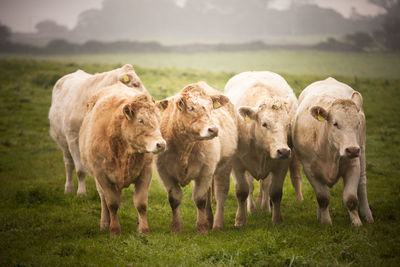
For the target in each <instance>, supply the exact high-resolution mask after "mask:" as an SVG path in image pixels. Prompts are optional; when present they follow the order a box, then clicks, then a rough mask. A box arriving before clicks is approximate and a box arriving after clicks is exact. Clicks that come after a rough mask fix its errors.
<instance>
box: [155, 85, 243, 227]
mask: <svg viewBox="0 0 400 267" xmlns="http://www.w3.org/2000/svg"><path fill="white" fill-rule="evenodd" d="M217 102H218V103H217ZM158 105H159V107H161V108H165V110H164V112H163V113H164V115H163V117H162V122H161V132H162V135H163V137H164V139H165V140H166V141H167V150H166V151H165V152H164V153H162V154H161V155H159V156H158V158H157V169H158V172H159V176H160V178H161V180H162V181H163V184H164V186H165V188H166V191H167V192H168V199H169V202H170V205H171V209H172V224H171V230H172V232H179V231H181V229H182V219H181V217H180V212H179V205H180V203H181V198H182V192H181V186H185V185H187V184H188V183H190V182H191V181H194V183H195V187H194V192H193V198H194V201H195V203H196V207H197V209H198V217H197V230H198V231H199V232H201V233H205V232H207V228H208V227H210V226H211V225H210V224H209V223H210V221H212V211H211V205H207V204H204V203H210V199H209V198H210V194H208V192H209V191H210V190H211V183H212V179H213V177H214V179H215V181H216V188H215V194H216V200H217V212H216V216H215V218H214V223H213V227H214V228H217V229H220V228H222V227H223V206H224V202H225V198H226V194H227V190H226V188H228V190H229V174H230V170H231V158H232V156H233V154H234V153H235V151H236V144H237V133H236V116H235V111H234V109H233V106H232V104H231V103H230V102H229V100H228V99H227V98H226V97H225V96H223V95H221V94H220V93H219V92H218V91H216V90H214V89H212V88H211V87H209V86H208V85H207V84H206V83H204V82H200V83H196V84H191V85H188V86H186V87H185V88H183V89H182V91H181V92H180V93H179V94H177V95H176V96H174V97H171V98H168V99H166V100H162V101H160V102H158ZM207 129H208V130H207ZM213 131H218V136H215V135H214V132H213Z"/></svg>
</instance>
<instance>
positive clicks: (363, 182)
mask: <svg viewBox="0 0 400 267" xmlns="http://www.w3.org/2000/svg"><path fill="white" fill-rule="evenodd" d="M365 169H366V166H365V147H361V155H360V182H359V184H358V190H357V194H358V200H359V201H360V214H361V216H362V217H364V219H365V220H366V221H367V222H368V223H373V222H374V218H373V217H372V212H371V209H370V207H369V204H368V198H367V175H366V170H365Z"/></svg>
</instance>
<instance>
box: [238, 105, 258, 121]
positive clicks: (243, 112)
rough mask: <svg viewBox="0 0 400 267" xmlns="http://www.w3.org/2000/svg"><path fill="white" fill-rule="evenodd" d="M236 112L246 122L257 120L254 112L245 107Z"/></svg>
mask: <svg viewBox="0 0 400 267" xmlns="http://www.w3.org/2000/svg"><path fill="white" fill-rule="evenodd" d="M238 112H239V114H240V116H242V118H243V119H244V120H245V121H246V122H249V121H250V120H256V119H257V112H256V111H254V109H253V108H251V107H247V106H243V107H239V109H238Z"/></svg>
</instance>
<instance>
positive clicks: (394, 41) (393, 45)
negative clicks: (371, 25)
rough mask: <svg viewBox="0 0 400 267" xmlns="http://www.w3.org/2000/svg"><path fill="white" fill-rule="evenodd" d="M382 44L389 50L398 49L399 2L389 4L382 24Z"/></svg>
mask: <svg viewBox="0 0 400 267" xmlns="http://www.w3.org/2000/svg"><path fill="white" fill-rule="evenodd" d="M382 31H383V37H384V44H385V46H386V47H387V48H388V49H390V50H396V51H399V50H400V2H397V3H396V4H395V5H394V6H391V7H390V9H389V10H388V13H387V14H386V16H385V20H384V22H383V25H382Z"/></svg>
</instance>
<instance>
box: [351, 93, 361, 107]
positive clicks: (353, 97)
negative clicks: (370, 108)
mask: <svg viewBox="0 0 400 267" xmlns="http://www.w3.org/2000/svg"><path fill="white" fill-rule="evenodd" d="M351 101H353V102H354V103H355V104H356V106H357V109H358V111H360V110H361V108H362V105H363V98H362V96H361V94H360V93H359V92H354V93H353V94H352V95H351Z"/></svg>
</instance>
